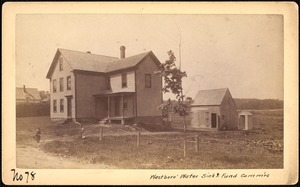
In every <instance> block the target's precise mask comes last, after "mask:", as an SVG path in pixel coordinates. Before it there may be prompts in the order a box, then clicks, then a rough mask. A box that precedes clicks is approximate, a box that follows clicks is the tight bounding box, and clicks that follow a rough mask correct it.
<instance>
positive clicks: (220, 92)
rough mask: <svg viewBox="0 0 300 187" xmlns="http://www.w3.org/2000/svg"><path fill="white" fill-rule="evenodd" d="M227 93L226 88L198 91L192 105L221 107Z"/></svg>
mask: <svg viewBox="0 0 300 187" xmlns="http://www.w3.org/2000/svg"><path fill="white" fill-rule="evenodd" d="M227 91H229V89H228V88H221V89H213V90H199V91H198V93H197V94H196V97H195V99H194V102H193V104H192V105H193V106H195V105H196V106H197V105H221V103H222V101H223V98H224V96H225V94H226V92H227Z"/></svg>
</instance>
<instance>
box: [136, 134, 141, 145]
mask: <svg viewBox="0 0 300 187" xmlns="http://www.w3.org/2000/svg"><path fill="white" fill-rule="evenodd" d="M140 136H141V133H140V132H138V133H137V138H136V146H137V147H139V146H140Z"/></svg>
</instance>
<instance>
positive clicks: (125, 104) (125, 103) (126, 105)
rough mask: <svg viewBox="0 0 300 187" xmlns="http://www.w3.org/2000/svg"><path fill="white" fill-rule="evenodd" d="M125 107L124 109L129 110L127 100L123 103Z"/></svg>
mask: <svg viewBox="0 0 300 187" xmlns="http://www.w3.org/2000/svg"><path fill="white" fill-rule="evenodd" d="M123 108H124V110H127V109H128V104H127V101H124V103H123Z"/></svg>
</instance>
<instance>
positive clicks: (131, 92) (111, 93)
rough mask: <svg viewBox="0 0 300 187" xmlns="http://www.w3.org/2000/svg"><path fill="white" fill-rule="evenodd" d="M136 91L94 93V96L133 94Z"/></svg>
mask: <svg viewBox="0 0 300 187" xmlns="http://www.w3.org/2000/svg"><path fill="white" fill-rule="evenodd" d="M134 93H135V92H134V91H123V92H104V93H99V94H95V95H93V96H94V97H108V96H117V95H132V94H134Z"/></svg>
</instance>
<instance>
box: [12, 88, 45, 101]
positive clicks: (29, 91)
mask: <svg viewBox="0 0 300 187" xmlns="http://www.w3.org/2000/svg"><path fill="white" fill-rule="evenodd" d="M26 97H31V98H32V99H34V100H41V96H40V93H39V91H38V89H37V88H25V92H24V90H23V88H20V87H17V88H16V99H18V100H21V99H22V100H26Z"/></svg>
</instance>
